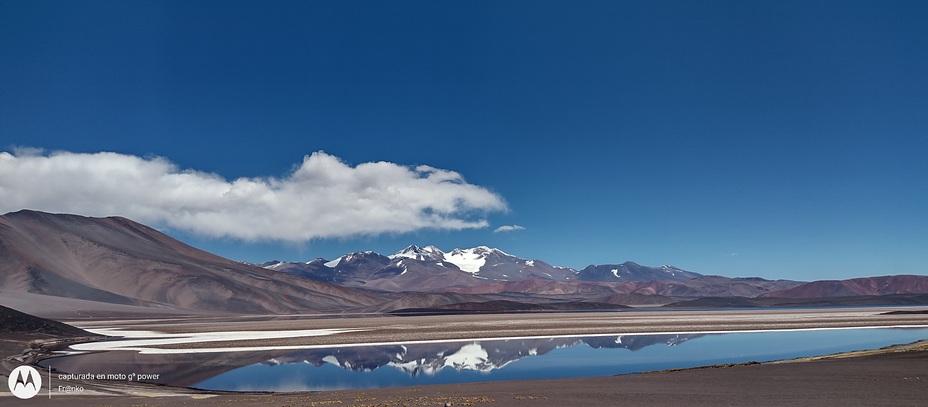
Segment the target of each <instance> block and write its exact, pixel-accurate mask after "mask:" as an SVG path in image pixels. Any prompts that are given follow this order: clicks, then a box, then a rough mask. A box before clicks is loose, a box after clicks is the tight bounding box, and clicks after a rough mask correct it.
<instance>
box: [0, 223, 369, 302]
mask: <svg viewBox="0 0 928 407" xmlns="http://www.w3.org/2000/svg"><path fill="white" fill-rule="evenodd" d="M0 289H3V290H10V291H24V292H31V293H37V294H43V295H49V296H57V297H67V298H78V299H84V300H91V301H97V302H103V303H115V304H127V305H142V306H147V307H161V308H168V309H180V310H196V311H216V312H230V313H295V312H307V311H313V310H343V309H346V308H352V307H359V306H369V305H372V304H375V303H378V302H380V299H379V298H376V297H375V296H372V295H371V294H368V293H366V292H363V291H358V290H354V289H349V288H344V287H340V286H336V285H332V284H327V283H323V282H319V281H314V280H309V279H304V278H300V277H296V276H290V275H287V274H284V273H277V272H274V271H271V270H265V269H262V268H260V267H256V266H251V265H247V264H242V263H238V262H234V261H231V260H227V259H224V258H222V257H219V256H216V255H213V254H210V253H207V252H204V251H202V250H198V249H195V248H193V247H190V246H188V245H186V244H183V243H181V242H179V241H177V240H175V239H172V238H170V237H168V236H167V235H165V234H163V233H161V232H158V231H156V230H154V229H151V228H149V227H147V226H144V225H141V224H139V223H136V222H133V221H131V220H128V219H125V218H118V217H111V218H88V217H83V216H75V215H56V214H48V213H42V212H34V211H19V212H15V213H9V214H7V215H4V216H2V217H0Z"/></svg>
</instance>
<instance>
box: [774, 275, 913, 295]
mask: <svg viewBox="0 0 928 407" xmlns="http://www.w3.org/2000/svg"><path fill="white" fill-rule="evenodd" d="M922 293H928V276H913V275H898V276H883V277H865V278H854V279H850V280H824V281H813V282H811V283H806V284H803V285H800V286H797V287H793V288H790V289H786V290H780V291H773V292H770V293H767V294H764V295H763V297H773V298H821V297H848V296H860V295H889V294H922Z"/></svg>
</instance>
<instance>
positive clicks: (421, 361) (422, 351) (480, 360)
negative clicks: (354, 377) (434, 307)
mask: <svg viewBox="0 0 928 407" xmlns="http://www.w3.org/2000/svg"><path fill="white" fill-rule="evenodd" d="M701 336H704V335H619V336H597V337H583V338H575V337H574V338H538V339H510V340H491V341H480V342H475V341H469V342H451V343H426V344H408V345H386V346H358V347H344V348H332V349H311V350H305V351H298V352H293V353H288V354H286V355H283V356H280V357H275V358H273V359H270V360H268V361H266V362H264V363H265V364H269V365H280V364H291V363H307V364H310V365H313V366H322V365H324V364H332V365H336V366H340V367H342V368H344V369H346V370H352V371H372V370H374V369H377V368H380V367H384V366H390V367H393V368H396V369H399V370H402V371H405V372H406V373H408V374H410V375H412V376H418V375H421V374H426V375H433V374H435V373H437V372H438V371H440V370H442V369H444V368H446V367H450V368H453V369H456V370H459V371H460V370H474V371H480V372H489V371H492V370H495V369H500V368H502V367H504V366H506V365H508V364H510V363H512V362H514V361H517V360H519V359H522V358H526V357H531V356H536V355H544V354H546V353H548V352H551V351H553V350H555V349H560V348H567V347H571V346H578V345H586V346H590V347H592V348H594V349H599V348H613V349H628V350H630V351H637V350H640V349H642V348H645V347H648V346H652V345H666V346H674V345H678V344H681V343H683V342H686V341H688V340H690V339H694V338H698V337H701Z"/></svg>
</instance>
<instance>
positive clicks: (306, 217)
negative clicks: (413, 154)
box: [0, 151, 507, 242]
mask: <svg viewBox="0 0 928 407" xmlns="http://www.w3.org/2000/svg"><path fill="white" fill-rule="evenodd" d="M0 197H2V199H0V213H6V212H11V211H16V210H20V209H35V210H42V211H49V212H66V213H76V214H82V215H87V216H111V215H119V216H125V217H128V218H132V219H135V220H138V221H141V222H145V223H151V224H156V225H163V226H168V227H171V228H176V229H182V230H187V231H191V232H194V233H198V234H201V235H206V236H214V237H234V238H240V239H245V240H283V241H293V242H301V241H307V240H311V239H314V238H330V237H349V236H357V235H376V234H383V233H404V232H411V231H415V230H420V229H451V230H458V229H469V228H483V227H486V226H488V223H487V221H486V219H485V216H486V215H487V214H488V213H490V212H503V211H506V210H507V208H506V203H505V201H504V200H503V198H502V197H500V196H499V195H498V194H495V193H493V192H491V191H489V190H488V189H486V188H484V187H481V186H477V185H473V184H469V183H467V182H466V181H465V180H464V178H463V177H462V176H461V175H460V174H458V173H456V172H453V171H448V170H442V169H438V168H433V167H429V166H424V165H421V166H417V167H414V168H413V167H407V166H403V165H398V164H394V163H390V162H371V163H363V164H359V165H357V166H350V165H348V164H346V163H344V162H343V161H342V160H340V159H339V158H337V157H335V156H332V155H329V154H326V153H324V152H321V151H320V152H316V153H313V154H311V155H308V156H305V157H304V158H303V163H302V164H301V165H300V166H299V167H297V168H296V169H295V170H294V171H293V172H292V173H290V174H289V175H287V176H286V177H283V178H269V177H257V178H239V179H236V180H226V179H224V178H223V177H221V176H219V175H216V174H210V173H205V172H199V171H194V170H187V169H180V168H178V166H177V165H175V164H173V163H171V162H170V161H168V160H167V159H164V158H142V157H137V156H133V155H126V154H118V153H110V152H101V153H94V154H82V153H71V152H56V153H52V154H47V155H46V154H41V153H36V152H29V151H26V152H18V151H17V152H15V153H8V152H0Z"/></svg>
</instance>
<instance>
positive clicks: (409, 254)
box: [387, 245, 445, 261]
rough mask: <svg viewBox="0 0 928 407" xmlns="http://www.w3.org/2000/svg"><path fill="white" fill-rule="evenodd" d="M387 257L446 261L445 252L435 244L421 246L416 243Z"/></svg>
mask: <svg viewBox="0 0 928 407" xmlns="http://www.w3.org/2000/svg"><path fill="white" fill-rule="evenodd" d="M387 257H389V258H390V259H398V258H408V259H414V260H420V261H426V260H433V261H445V253H444V252H443V251H441V250H440V249H439V248H437V247H435V246H426V247H419V246H416V245H410V246H409V247H407V248H405V249H403V250H400V251H399V252H396V253H395V254H392V255H390V256H387Z"/></svg>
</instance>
